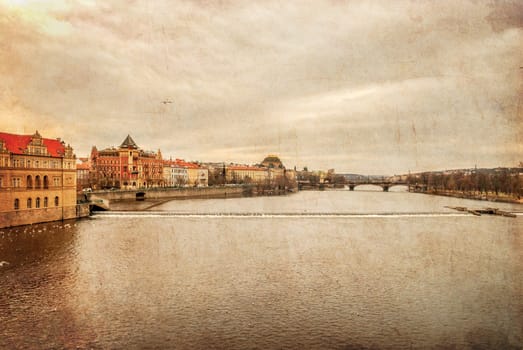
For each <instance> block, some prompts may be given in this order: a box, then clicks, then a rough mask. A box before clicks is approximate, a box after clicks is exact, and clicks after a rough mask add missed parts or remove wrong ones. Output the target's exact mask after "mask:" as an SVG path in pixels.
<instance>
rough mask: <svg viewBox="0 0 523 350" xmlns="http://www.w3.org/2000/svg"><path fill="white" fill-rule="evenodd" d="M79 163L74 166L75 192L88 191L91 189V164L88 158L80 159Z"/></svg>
mask: <svg viewBox="0 0 523 350" xmlns="http://www.w3.org/2000/svg"><path fill="white" fill-rule="evenodd" d="M78 160H79V161H80V162H79V163H77V164H76V190H77V191H78V192H82V190H85V189H90V187H91V179H90V174H91V162H90V161H89V158H80V159H78Z"/></svg>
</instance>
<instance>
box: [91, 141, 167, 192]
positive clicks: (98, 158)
mask: <svg viewBox="0 0 523 350" xmlns="http://www.w3.org/2000/svg"><path fill="white" fill-rule="evenodd" d="M90 161H91V175H90V176H91V182H92V185H93V186H92V187H93V188H95V189H105V188H120V189H136V188H149V187H163V186H164V173H163V172H164V169H163V168H164V163H163V160H162V153H161V152H160V150H158V152H152V151H144V150H142V149H140V148H139V147H138V145H137V144H136V143H135V142H134V140H133V139H132V138H131V136H130V135H127V137H126V138H125V140H124V141H123V142H122V144H121V145H120V146H119V147H117V148H116V147H111V148H106V149H103V150H98V149H97V148H96V146H95V147H93V149H92V151H91V156H90Z"/></svg>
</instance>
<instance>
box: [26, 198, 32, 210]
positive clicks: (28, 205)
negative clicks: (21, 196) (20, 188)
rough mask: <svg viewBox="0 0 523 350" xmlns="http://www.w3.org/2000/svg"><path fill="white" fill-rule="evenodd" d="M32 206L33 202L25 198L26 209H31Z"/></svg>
mask: <svg viewBox="0 0 523 350" xmlns="http://www.w3.org/2000/svg"><path fill="white" fill-rule="evenodd" d="M32 206H33V200H32V199H31V198H27V209H31V207H32Z"/></svg>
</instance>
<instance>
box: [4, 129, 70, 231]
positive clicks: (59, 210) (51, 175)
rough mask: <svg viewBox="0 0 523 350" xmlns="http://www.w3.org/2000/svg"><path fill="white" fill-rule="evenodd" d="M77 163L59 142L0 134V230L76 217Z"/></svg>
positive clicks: (36, 136) (36, 133) (39, 137)
mask: <svg viewBox="0 0 523 350" xmlns="http://www.w3.org/2000/svg"><path fill="white" fill-rule="evenodd" d="M76 211H77V206H76V161H75V155H74V154H73V149H72V148H71V147H70V146H69V145H67V146H66V145H65V143H64V142H63V141H61V140H60V139H47V138H43V137H42V136H41V135H40V134H39V133H38V131H37V132H35V133H34V134H33V135H16V134H9V133H0V227H9V226H18V225H26V224H33V223H38V222H47V221H55V220H63V219H70V218H75V217H76V216H77V212H76Z"/></svg>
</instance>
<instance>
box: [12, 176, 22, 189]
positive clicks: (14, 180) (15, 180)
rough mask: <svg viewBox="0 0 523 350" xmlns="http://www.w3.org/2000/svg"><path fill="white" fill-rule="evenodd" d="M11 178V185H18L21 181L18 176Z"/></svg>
mask: <svg viewBox="0 0 523 350" xmlns="http://www.w3.org/2000/svg"><path fill="white" fill-rule="evenodd" d="M11 180H12V182H13V187H20V183H21V181H20V178H19V177H13V178H12V179H11Z"/></svg>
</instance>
